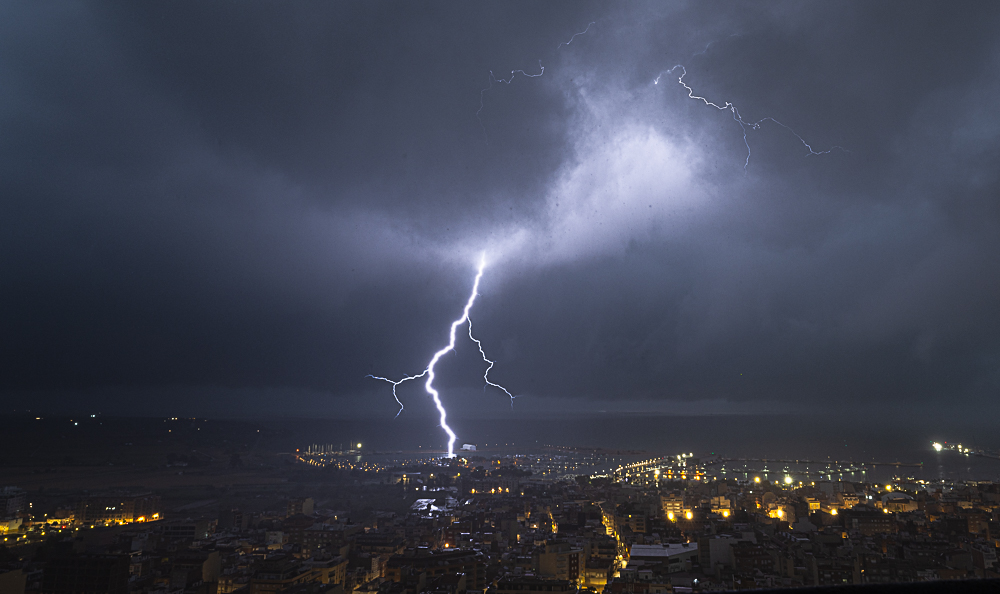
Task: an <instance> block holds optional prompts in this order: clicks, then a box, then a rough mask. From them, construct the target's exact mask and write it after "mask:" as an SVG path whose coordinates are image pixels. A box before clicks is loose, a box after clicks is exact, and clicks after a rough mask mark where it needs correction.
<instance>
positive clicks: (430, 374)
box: [368, 253, 515, 458]
mask: <svg viewBox="0 0 1000 594" xmlns="http://www.w3.org/2000/svg"><path fill="white" fill-rule="evenodd" d="M485 268H486V254H485V253H483V254H482V255H481V256H480V259H479V269H478V270H477V271H476V278H475V280H474V281H473V283H472V293H471V294H469V300H468V301H467V302H466V303H465V309H463V310H462V317H460V318H459V319H457V320H455V321H454V322H452V323H451V331H450V332H449V333H448V346H446V347H444V348H443V349H441V350H439V351H438V352H436V353H434V356H433V357H431V360H430V363H428V364H427V367H426V368H425V369H424V370H423V372H421V373H418V374H417V375H410V376H407V377H404V378H403V379H401V380H398V381H397V380H391V379H389V378H385V377H378V376H375V375H369V376H368V377H370V378H372V379H377V380H382V381H384V382H389V383H390V384H392V396H393V398H395V399H396V403H397V404H399V412H397V413H396V416H397V417H398V416H399V413H401V412H403V403H402V401H400V399H399V395H398V394H396V387H397V386H398V385H399V384H401V383H403V382H408V381H410V380H415V379H417V378H419V377H425V376H426V377H427V381H426V382H425V383H424V389H425V390H427V393H428V394H430V395H431V398H433V399H434V406H435V407H437V410H438V414H439V415H440V418H441V428H442V429H444V431H445V433H447V434H448V457H449V458H451V457H454V456H455V440H456V439H457V437H456V435H455V432H454V431H452V429H451V427H449V426H448V423H447V420H448V412H447V411H446V410H445V409H444V405H443V404H441V397H440V394H438V391H437V390H436V389H435V388H434V366H435V365H437V362H438V361H439V360H440V359H441V357H443V356H444V355H445V354H446V353H448V351H451V350H453V349H454V348H455V331H456V330H457V329H458V327H459V326H461V325H462V324H465V323H466V322H468V324H469V338H470V339H472V341H473V342H475V343H476V346H478V347H479V353H480V354H481V355H482V356H483V361H486V362H487V363H489V364H490V365H489V367H488V368H487V369H486V373H485V374H483V379H484V380H485V381H486V383H487V385H490V386H493V387H495V388H499V389H500V390H503V392H504V393H505V394H507V396H510V400H511V406H513V405H514V398H515V396H514V395H513V394H511V393H510V392H509V391H508V390H507V388H504V387H503V386H501V385H500V384H495V383H493V382H491V381H490V379H489V374H490V369H493V365H494V362H493V361H491V360H490V359H488V358H487V357H486V353H485V351H483V345H482V343H481V342H479V340H478V339H477V338H476V337H474V336H473V335H472V320H471V319H470V318H469V311H470V310H471V309H472V305H473V304H474V303H475V302H476V297H477V296H478V295H479V281H480V279H482V278H483V270H484V269H485Z"/></svg>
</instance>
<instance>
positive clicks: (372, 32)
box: [0, 2, 1000, 414]
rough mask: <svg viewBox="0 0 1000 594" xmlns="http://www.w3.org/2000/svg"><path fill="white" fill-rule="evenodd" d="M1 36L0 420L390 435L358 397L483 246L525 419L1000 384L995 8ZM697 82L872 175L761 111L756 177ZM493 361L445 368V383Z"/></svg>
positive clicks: (89, 15)
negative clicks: (194, 420) (167, 415)
mask: <svg viewBox="0 0 1000 594" xmlns="http://www.w3.org/2000/svg"><path fill="white" fill-rule="evenodd" d="M4 10H5V12H6V15H5V17H4V18H3V19H0V22H2V23H3V24H2V25H0V27H2V36H0V39H2V41H0V43H2V44H3V47H2V52H0V89H2V91H0V131H2V136H0V155H2V158H0V168H2V169H0V174H2V176H0V184H2V191H3V195H4V196H5V199H4V200H3V203H2V205H0V231H2V235H0V246H2V249H3V251H4V253H5V255H6V257H5V258H4V259H3V261H2V263H0V274H2V276H3V286H4V290H3V297H2V308H3V315H2V317H0V324H2V332H3V336H4V342H3V357H2V361H3V362H2V364H0V365H2V369H3V378H4V380H3V382H4V384H3V388H4V389H5V390H6V393H7V394H8V395H9V396H8V400H9V401H10V402H11V403H15V402H22V400H20V399H22V398H24V397H25V395H32V394H36V395H40V394H45V395H47V396H46V397H51V398H54V399H56V400H58V399H59V398H62V400H58V401H60V402H64V403H65V402H79V401H81V400H82V401H84V402H101V401H102V400H101V398H105V400H104V402H109V401H115V402H118V401H117V400H114V399H115V398H119V396H120V394H122V393H132V394H140V393H141V394H146V395H147V396H146V397H145V398H146V399H147V400H148V401H149V402H150V404H149V405H147V408H146V409H145V410H149V411H162V410H166V408H169V407H170V406H178V407H181V408H185V410H187V409H196V408H198V407H199V406H200V407H203V408H202V410H206V411H211V412H220V411H230V412H232V410H233V408H234V406H235V405H234V404H233V402H235V401H240V402H245V405H244V406H245V407H246V408H247V411H246V412H252V411H253V410H261V411H264V410H268V411H271V410H274V407H273V406H272V405H266V404H265V402H267V401H275V400H280V401H283V402H294V403H295V404H294V405H293V406H294V407H296V409H305V408H310V407H317V408H316V409H317V410H321V411H323V412H324V413H325V414H332V413H334V412H336V411H337V410H340V408H339V407H341V406H342V403H343V402H347V400H346V399H345V398H346V397H350V398H361V399H362V400H363V402H364V403H365V404H364V405H360V407H359V406H356V405H353V404H352V405H351V406H352V408H351V409H350V410H351V412H352V413H353V412H361V411H364V410H370V411H374V412H375V413H376V414H381V413H383V412H385V413H388V414H393V413H394V410H395V409H394V404H395V403H394V402H393V401H392V399H391V395H390V394H389V393H388V392H387V391H386V387H387V386H385V385H384V384H378V383H372V382H371V380H365V379H364V377H363V376H364V375H365V374H366V373H377V374H381V375H388V376H393V377H396V376H402V375H404V374H406V373H414V372H418V371H419V370H420V369H421V368H422V366H423V365H424V364H425V363H426V359H427V357H429V355H430V353H432V352H433V351H434V350H436V349H437V348H439V347H440V345H441V344H443V342H444V340H445V338H446V337H445V332H446V330H447V324H448V322H449V321H450V320H451V319H453V318H454V317H455V316H457V315H458V313H459V307H460V306H461V303H462V301H463V300H464V299H465V296H466V295H467V291H468V289H469V282H470V281H471V275H472V272H473V268H472V266H473V265H474V262H475V258H476V256H477V255H478V253H479V252H480V251H481V250H487V252H488V254H489V257H490V267H489V269H488V271H487V276H486V278H485V279H484V283H483V287H482V296H481V297H480V301H479V302H478V303H477V307H476V309H475V310H474V312H473V317H474V319H475V321H476V328H477V334H478V335H479V337H480V338H482V339H483V341H484V346H485V347H486V348H487V350H488V352H491V353H494V354H495V355H496V358H497V359H498V364H497V367H496V368H495V370H494V372H493V373H494V375H492V376H491V377H492V378H493V379H495V380H502V381H503V383H504V384H505V385H508V387H511V388H512V389H513V390H514V391H515V392H516V393H518V394H523V395H524V400H523V401H524V402H530V401H534V402H536V403H537V402H544V401H551V402H553V403H556V402H558V403H560V404H559V406H563V405H564V404H562V403H566V402H583V401H585V400H594V399H596V400H598V401H614V402H618V403H621V402H626V401H627V402H631V403H634V402H635V401H637V400H644V399H649V400H654V401H662V402H664V403H667V404H664V405H663V406H666V407H668V408H669V407H673V406H677V404H676V403H677V402H680V401H701V402H706V403H712V404H711V406H716V405H718V406H720V407H739V409H740V410H753V409H754V407H755V406H756V407H770V408H771V409H774V408H779V409H780V408H781V407H793V406H794V407H798V408H802V407H811V406H824V407H829V406H831V405H836V404H837V403H843V402H862V401H869V402H871V401H873V400H878V401H883V402H889V403H892V402H915V401H927V402H933V401H934V400H935V399H937V398H942V397H948V398H951V399H953V401H954V402H959V403H966V404H972V403H975V402H980V401H983V400H984V399H988V398H990V397H991V396H992V395H994V394H995V393H996V390H997V388H998V377H997V372H996V369H997V363H998V360H1000V340H998V339H997V338H996V336H998V333H997V330H998V329H1000V310H998V309H997V308H996V303H997V301H998V297H1000V281H998V280H997V279H998V278H1000V275H998V272H1000V270H998V269H1000V262H998V259H1000V256H998V254H1000V245H998V243H1000V241H998V237H1000V234H998V233H997V231H998V229H997V227H998V217H1000V210H998V202H997V195H998V189H1000V184H998V179H997V175H998V173H997V172H998V168H997V167H996V164H997V162H1000V158H998V157H1000V143H998V133H1000V123H998V119H997V117H996V116H995V114H993V113H992V106H993V105H996V103H997V100H998V99H1000V82H998V81H1000V77H998V76H997V75H998V73H1000V44H998V42H997V41H996V40H995V34H994V33H993V32H994V31H995V30H996V26H997V25H998V24H1000V23H998V21H1000V18H998V15H1000V11H998V10H997V9H996V8H995V7H994V6H992V5H991V4H981V5H976V4H967V5H962V6H959V7H957V8H956V7H953V6H944V5H940V4H932V3H928V4H925V5H923V4H922V5H915V4H913V3H888V4H887V3H881V4H876V5H871V4H870V3H808V4H807V3H799V2H795V3H772V4H766V5H760V4H735V3H692V4H682V3H676V4H669V5H664V4H659V3H656V4H649V5H637V4H628V5H622V6H608V5H605V4H595V5H586V4H577V3H574V4H554V3H546V4H544V5H537V4H513V5H512V4H476V5H454V4H414V3H408V4H348V3H336V4H329V3H316V4H304V3H303V4H295V5H282V4H267V3H241V4H223V3H213V4H195V3H191V4H177V3H170V4H160V5H150V4H143V5H134V6H132V5H130V6H126V7H117V6H115V7H111V6H102V7H99V8H94V7H93V6H87V5H80V4H45V5H30V4H25V5H13V6H8V7H6V8H5V9H4ZM591 21H594V23H595V24H594V25H593V26H591V28H590V29H589V30H588V32H587V33H586V34H584V35H581V36H577V37H576V38H575V39H574V41H573V43H572V44H571V45H569V46H565V45H564V46H561V47H559V44H560V43H563V42H565V41H567V40H568V39H570V38H571V37H572V35H573V34H574V33H579V32H581V31H583V30H584V29H585V28H586V27H587V24H588V23H589V22H591ZM539 60H541V64H542V66H544V67H545V72H544V75H543V76H541V77H538V78H528V77H526V76H522V75H520V74H519V75H514V77H513V78H509V80H510V84H503V83H496V82H494V83H493V85H492V87H490V88H489V90H487V91H486V92H485V93H482V90H483V89H484V88H486V87H487V85H488V84H489V73H490V71H493V73H494V74H495V75H496V78H505V79H506V78H508V77H510V76H511V75H510V72H511V71H512V70H524V71H525V72H526V73H531V74H534V73H537V72H538V71H539V70H538V64H539ZM677 64H683V65H684V66H685V68H686V69H687V72H688V75H687V77H686V78H685V81H686V82H687V83H688V84H690V85H691V86H692V87H693V88H694V89H695V91H696V93H697V94H699V95H702V96H705V97H707V98H709V100H711V101H715V102H718V103H720V104H721V103H723V102H725V101H731V102H732V103H733V104H735V105H736V106H738V107H739V109H740V113H741V115H742V116H743V117H744V118H745V119H746V120H747V121H757V120H760V119H761V118H765V117H768V116H770V117H774V118H776V119H777V120H779V121H781V122H782V123H783V124H786V125H787V126H790V127H791V128H793V129H794V130H795V131H796V132H797V133H798V134H800V135H801V136H802V138H804V139H806V140H807V141H808V142H809V143H811V144H812V145H813V146H814V147H815V148H816V149H817V150H825V149H826V148H829V147H832V146H834V145H837V146H841V147H844V148H845V149H846V151H840V150H834V151H833V152H831V153H830V154H826V155H810V156H808V157H805V156H804V154H805V152H806V151H805V149H804V147H803V146H802V144H801V143H800V142H799V141H798V140H797V139H796V138H795V136H794V135H792V134H791V133H790V132H789V131H787V130H785V129H783V128H781V127H779V126H776V125H773V124H772V123H770V122H766V121H765V122H764V123H763V124H762V127H761V129H760V130H756V131H753V130H752V131H750V132H749V133H748V142H749V144H750V147H751V156H750V162H749V165H748V166H747V167H746V171H745V172H744V167H743V164H744V160H745V159H746V156H747V154H746V153H747V149H746V146H745V144H744V141H743V133H742V130H741V129H740V127H739V125H738V124H737V123H736V122H735V121H733V119H732V117H731V116H730V114H729V113H728V112H727V111H719V110H716V109H714V108H712V107H708V106H706V105H704V104H703V103H701V102H699V101H694V100H691V99H689V98H688V97H687V96H686V93H685V91H684V90H683V88H682V87H680V86H679V85H678V84H677V83H676V76H677V75H676V74H669V73H667V71H669V70H670V69H671V68H672V67H673V66H675V65H677ZM675 72H676V71H675ZM660 75H662V77H661V79H660V82H659V84H655V85H654V84H653V80H654V79H656V78H657V77H658V76H660ZM480 101H482V110H481V111H480V112H479V116H478V117H477V111H479V110H480ZM477 357H478V353H477V352H475V351H474V350H470V347H469V346H468V345H464V346H462V345H460V349H459V352H458V354H457V355H456V356H455V357H454V358H453V360H450V361H449V362H447V363H446V366H445V368H444V369H445V371H446V373H443V374H442V376H441V382H442V385H443V386H444V387H446V388H448V389H449V390H451V392H450V394H453V395H461V397H462V398H464V397H465V395H467V394H473V393H475V392H476V390H478V386H479V385H480V384H481V382H479V383H477V378H478V377H479V375H477V374H481V369H482V366H481V364H480V363H477V359H476V358H477ZM418 393H419V388H417V389H414V390H413V391H412V392H407V397H408V398H410V401H412V402H418V401H420V399H421V398H422V397H421V396H419V395H418ZM108 394H110V395H111V396H108ZM213 394H214V396H213ZM53 395H54V396H53ZM178 395H181V396H180V400H177V398H179V396H178ZM341 397H345V398H341ZM108 398H110V399H111V400H108ZM241 398H242V400H241ZM504 399H505V397H503V398H500V399H498V400H497V401H496V402H493V401H490V402H491V403H492V404H496V405H497V406H507V405H506V403H505V402H503V400H504ZM56 400H54V401H56ZM331 403H334V404H331ZM737 403H738V404H737ZM492 404H491V406H492ZM455 405H456V406H461V405H460V404H457V403H456V404H455ZM12 406H13V404H12ZM213 406H214V407H215V408H213ZM470 406H471V405H470ZM526 406H527V407H528V410H532V409H531V408H530V407H531V406H532V405H526ZM595 406H597V407H600V408H606V407H607V406H608V404H607V403H599V404H596V405H595ZM255 407H259V408H255ZM710 408H711V407H710ZM279 409H280V407H279ZM514 414H516V413H514Z"/></svg>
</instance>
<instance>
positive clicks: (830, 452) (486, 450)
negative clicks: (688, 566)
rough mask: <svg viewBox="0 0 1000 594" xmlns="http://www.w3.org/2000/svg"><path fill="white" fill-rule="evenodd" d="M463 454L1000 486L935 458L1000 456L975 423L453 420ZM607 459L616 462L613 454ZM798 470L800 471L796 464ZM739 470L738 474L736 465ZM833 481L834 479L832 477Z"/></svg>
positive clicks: (418, 424)
mask: <svg viewBox="0 0 1000 594" xmlns="http://www.w3.org/2000/svg"><path fill="white" fill-rule="evenodd" d="M261 422H262V423H264V424H266V425H267V426H269V427H270V428H271V429H273V431H272V432H269V433H271V434H272V435H273V436H274V439H276V440H277V441H278V442H280V444H275V445H277V447H283V448H289V449H290V448H296V449H303V450H304V449H305V448H308V447H309V446H311V445H320V446H326V447H331V448H333V449H353V448H354V446H356V445H357V444H362V452H365V454H363V455H365V456H369V459H370V460H375V458H374V457H375V456H379V457H384V456H387V455H395V456H400V455H404V454H405V455H406V457H408V458H410V457H421V458H423V457H428V458H433V457H439V456H441V455H443V454H444V453H445V452H446V451H447V450H446V444H447V438H448V437H447V434H446V433H445V432H444V431H443V430H442V428H441V426H440V424H439V422H438V421H437V420H436V419H431V418H426V417H424V418H416V417H411V418H403V417H402V416H401V417H397V418H385V419H372V418H365V419H322V418H311V419H290V418H286V419H281V418H271V419H268V420H266V421H261ZM449 425H450V426H451V427H452V429H453V430H454V431H455V433H456V435H457V441H456V444H455V449H456V450H458V449H459V448H461V447H462V445H463V444H470V445H474V446H475V447H476V451H477V453H478V455H484V456H491V455H538V454H541V453H546V452H548V453H550V454H551V453H553V452H558V451H560V449H564V450H568V451H572V449H573V448H576V449H577V450H578V451H586V450H588V449H594V448H597V449H601V450H602V451H604V452H605V455H611V456H617V457H618V458H616V459H619V460H621V461H634V460H642V459H648V458H652V457H659V456H676V455H680V454H688V455H691V456H694V457H698V458H700V459H713V458H720V457H721V458H727V459H745V460H751V461H753V462H746V463H745V464H746V465H747V468H750V469H754V468H760V467H761V464H765V465H767V464H768V463H769V464H770V468H771V469H777V470H776V472H778V473H780V472H781V471H782V469H783V468H792V469H795V468H802V467H803V465H806V466H810V465H811V466H810V467H811V468H812V470H813V471H815V470H816V469H817V468H821V467H822V466H823V465H824V464H827V463H836V464H835V466H836V467H839V468H847V467H850V466H851V464H850V463H855V464H856V465H864V466H865V472H864V474H863V475H862V474H861V473H858V474H857V475H856V476H855V475H851V476H846V475H845V476H841V477H839V478H840V479H841V480H855V481H862V480H864V481H872V482H879V481H886V480H908V479H909V480H927V481H932V480H933V481H936V480H946V481H958V480H984V481H987V480H988V481H997V482H1000V459H996V458H991V457H982V456H975V455H965V454H960V453H958V452H956V451H950V450H947V449H945V450H943V451H936V450H935V448H934V447H933V446H932V444H933V443H934V442H939V443H942V444H952V443H959V442H960V443H964V444H965V445H966V446H968V447H972V446H978V447H981V448H986V449H988V450H992V451H997V450H998V449H1000V432H997V431H996V429H995V426H994V425H993V424H992V422H991V419H984V418H977V419H972V420H968V421H964V420H954V419H953V420H949V421H943V420H941V419H932V418H927V419H922V420H916V421H914V420H907V421H901V420H898V419H894V418H891V417H887V418H878V417H877V416H870V415H868V416H863V415H858V416H857V417H852V416H851V415H836V416H831V415H804V414H768V415H697V416H672V415H665V414H595V415H584V416H579V415H577V416H567V417H566V418H559V417H556V416H546V417H545V418H523V419H517V418H503V419H451V420H449ZM608 452H612V453H611V454H608ZM796 460H798V461H800V462H795V461H796ZM730 466H732V464H731V465H730ZM832 478H834V480H835V478H836V477H832Z"/></svg>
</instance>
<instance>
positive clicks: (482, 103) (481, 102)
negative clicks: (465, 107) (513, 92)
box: [476, 60, 545, 142]
mask: <svg viewBox="0 0 1000 594" xmlns="http://www.w3.org/2000/svg"><path fill="white" fill-rule="evenodd" d="M538 69H539V71H540V72H539V73H538V74H528V73H527V72H525V71H524V70H511V71H510V76H509V77H507V78H506V79H503V78H497V77H495V76H493V71H492V70H490V77H489V79H488V82H489V86H488V87H486V88H485V89H483V90H482V91H479V109H478V110H477V111H476V119H477V120H479V125H480V127H482V129H483V136H486V125H485V124H483V118H481V117H479V115H480V114H481V113H482V112H483V108H484V107H485V98H486V92H487V91H489V90H490V89H492V88H493V83H498V84H499V83H503V84H505V85H509V84H510V83H511V82H512V81H513V80H514V77H515V76H516V75H518V74H520V75H522V76H524V77H526V78H538V77H540V76H541V75H543V74H545V66H542V61H541V60H539V61H538ZM489 141H490V139H489V136H486V142H489Z"/></svg>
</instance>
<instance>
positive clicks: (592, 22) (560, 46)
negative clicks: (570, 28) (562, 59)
mask: <svg viewBox="0 0 1000 594" xmlns="http://www.w3.org/2000/svg"><path fill="white" fill-rule="evenodd" d="M593 26H594V21H591V22H590V24H589V25H587V28H586V29H584V30H583V31H580V32H579V33H574V34H573V36H572V37H570V38H569V41H565V42H563V43H560V44H559V45H557V46H556V49H560V48H562V46H564V45H569V44H571V43H573V40H574V39H576V38H577V37H579V36H580V35H583V34H584V33H586V32H587V31H590V28H591V27H593Z"/></svg>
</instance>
